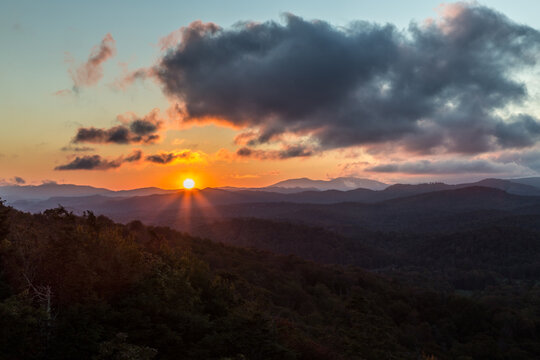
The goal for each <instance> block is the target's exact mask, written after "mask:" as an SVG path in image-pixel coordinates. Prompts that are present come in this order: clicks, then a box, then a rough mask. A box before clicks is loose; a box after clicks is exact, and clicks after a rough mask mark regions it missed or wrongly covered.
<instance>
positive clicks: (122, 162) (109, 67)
mask: <svg viewBox="0 0 540 360" xmlns="http://www.w3.org/2000/svg"><path fill="white" fill-rule="evenodd" d="M411 3H413V4H411ZM539 13H540V2H538V1H535V0H530V1H525V0H514V1H503V0H501V1H482V2H474V3H470V2H466V3H445V4H443V5H441V2H440V1H427V0H426V1H414V2H405V1H401V0H396V1H377V2H375V1H359V0H355V1H332V2H331V1H296V2H294V3H293V2H291V1H266V2H253V1H155V2H153V1H152V2H151V1H144V2H143V1H140V2H139V1H118V2H109V1H93V2H84V3H83V2H77V1H54V0H50V1H22V0H17V1H11V0H6V1H3V2H2V5H1V11H0V27H1V31H0V44H1V48H2V55H1V56H0V121H1V125H2V131H1V132H0V183H1V184H17V183H18V184H40V183H42V182H44V181H56V182H58V183H74V184H87V185H92V186H99V187H107V188H111V189H128V188H136V187H145V186H158V187H162V188H178V187H181V186H182V181H183V180H184V179H185V178H186V177H190V178H193V179H194V180H195V182H196V186H197V187H207V186H227V185H230V186H266V185H270V184H272V183H275V182H277V181H280V180H283V179H287V178H296V177H310V178H314V179H328V178H334V177H338V176H358V177H366V178H371V179H375V180H380V181H384V182H391V183H393V182H421V181H441V180H444V181H447V182H451V183H452V182H454V183H455V182H460V181H469V180H476V179H481V178H486V177H504V178H509V177H526V176H537V175H538V173H539V172H540V142H539V141H540V120H539V119H540V66H539V65H538V63H537V62H538V61H539V60H540V18H538V15H537V14H539Z"/></svg>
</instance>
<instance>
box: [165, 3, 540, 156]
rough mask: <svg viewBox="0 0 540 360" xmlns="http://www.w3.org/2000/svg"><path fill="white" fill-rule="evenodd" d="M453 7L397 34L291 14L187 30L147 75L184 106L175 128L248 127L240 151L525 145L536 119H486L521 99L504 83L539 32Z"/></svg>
mask: <svg viewBox="0 0 540 360" xmlns="http://www.w3.org/2000/svg"><path fill="white" fill-rule="evenodd" d="M452 6H453V8H452V10H453V11H452V12H447V13H446V14H445V15H443V16H442V17H441V18H440V19H438V20H437V21H434V22H431V23H427V24H424V25H417V24H415V23H412V24H411V25H410V26H409V28H408V29H407V30H406V31H399V30H398V29H397V28H396V27H395V26H393V25H377V24H373V23H367V22H355V23H353V24H351V25H349V26H347V27H345V28H337V27H334V26H332V25H330V24H328V23H326V22H324V21H305V20H303V19H301V18H299V17H296V16H293V15H286V18H285V23H284V24H279V23H275V22H265V23H260V24H254V23H240V24H237V25H236V26H235V27H233V28H231V29H227V30H224V29H220V28H219V27H217V26H216V25H214V24H202V23H200V22H197V23H194V24H192V25H191V26H190V27H187V28H185V29H183V30H182V41H181V43H180V45H178V46H177V47H176V48H175V49H174V50H170V51H169V52H168V53H167V54H166V55H165V56H164V57H163V59H162V60H161V62H160V64H159V65H158V66H157V67H156V68H155V74H156V76H157V77H158V79H159V80H160V81H161V82H162V84H163V89H164V92H165V93H166V94H168V95H169V96H170V97H172V98H176V99H178V100H179V101H180V103H183V104H185V105H184V106H185V107H184V108H182V109H181V110H180V114H179V115H180V116H182V117H183V121H184V122H186V123H190V122H191V123H194V122H205V121H207V120H208V119H213V118H220V119H222V120H223V121H226V122H228V123H230V124H234V125H236V126H242V127H247V128H248V129H247V132H248V133H250V134H251V133H253V132H255V136H254V137H252V139H251V140H250V141H249V143H248V145H249V146H251V147H253V146H257V145H258V144H263V143H272V142H283V140H282V139H283V137H281V135H283V134H286V133H289V134H298V135H303V136H306V135H307V136H308V137H309V138H310V141H311V145H312V148H316V149H318V150H326V149H335V148H343V147H348V146H356V145H377V144H382V143H387V142H394V143H396V144H398V145H401V146H403V147H404V148H406V149H408V150H410V151H414V152H418V153H433V152H452V153H467V154H475V153H482V152H485V151H491V150H494V149H501V148H519V147H525V146H530V145H532V144H534V143H536V141H538V137H539V135H540V131H538V128H539V127H540V124H539V122H538V120H537V119H535V118H534V117H532V116H531V115H527V114H522V115H518V116H514V115H513V116H510V117H508V118H502V117H500V116H498V115H496V110H500V109H505V108H506V107H507V106H509V105H519V104H520V103H522V102H523V101H524V100H526V99H527V96H528V95H527V88H526V84H524V83H522V82H519V81H518V80H516V79H515V77H513V75H514V73H515V72H518V71H521V70H522V69H525V68H528V67H531V66H534V65H535V64H536V57H537V54H538V50H539V49H540V32H538V31H537V30H535V29H533V28H530V27H528V26H524V25H520V24H516V23H514V22H513V21H511V20H510V19H508V18H507V17H505V16H504V15H502V14H500V13H498V12H496V11H494V10H491V9H489V8H486V7H483V6H478V5H474V4H462V3H459V4H454V5H452ZM284 145H289V146H291V147H293V146H295V145H294V144H287V143H285V144H284ZM250 151H251V153H249V155H250V156H252V155H253V154H259V155H260V154H263V153H260V152H259V153H257V152H254V150H253V149H250ZM247 152H248V151H247V150H245V149H240V150H239V153H238V155H240V156H248V154H247ZM296 154H297V156H305V155H306V153H304V152H301V151H300V152H297V153H296ZM290 155H291V156H294V155H295V153H294V152H291V153H290ZM286 157H287V156H284V157H283V158H286Z"/></svg>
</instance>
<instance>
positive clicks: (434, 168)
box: [364, 159, 520, 175]
mask: <svg viewBox="0 0 540 360" xmlns="http://www.w3.org/2000/svg"><path fill="white" fill-rule="evenodd" d="M364 170H365V171H369V172H378V173H403V174H434V175H444V174H505V173H513V172H516V170H520V169H518V166H516V165H515V164H501V163H497V162H494V161H489V160H483V159H472V160H468V159H461V160H439V161H429V160H420V161H412V162H400V163H388V164H380V165H376V166H371V167H367V168H365V169H364Z"/></svg>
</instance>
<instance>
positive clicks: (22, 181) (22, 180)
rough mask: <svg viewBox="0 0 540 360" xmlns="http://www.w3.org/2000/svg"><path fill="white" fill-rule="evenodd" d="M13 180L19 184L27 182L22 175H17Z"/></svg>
mask: <svg viewBox="0 0 540 360" xmlns="http://www.w3.org/2000/svg"><path fill="white" fill-rule="evenodd" d="M13 181H14V182H15V183H17V184H19V185H24V184H26V180H24V179H23V178H22V177H20V176H15V177H14V178H13Z"/></svg>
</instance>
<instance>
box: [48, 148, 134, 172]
mask: <svg viewBox="0 0 540 360" xmlns="http://www.w3.org/2000/svg"><path fill="white" fill-rule="evenodd" d="M142 157H143V154H142V151H140V150H134V151H133V152H132V153H131V154H129V155H128V156H125V157H124V156H120V157H119V158H117V159H114V160H109V159H105V158H103V157H101V156H100V155H85V156H77V157H76V158H75V159H73V160H72V161H70V162H69V163H67V164H64V165H60V166H57V167H55V168H54V170H109V169H116V168H119V167H120V166H122V164H123V163H126V162H129V163H131V162H136V161H139V160H141V159H142Z"/></svg>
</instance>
